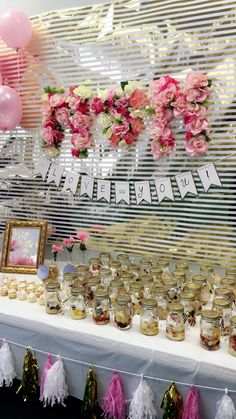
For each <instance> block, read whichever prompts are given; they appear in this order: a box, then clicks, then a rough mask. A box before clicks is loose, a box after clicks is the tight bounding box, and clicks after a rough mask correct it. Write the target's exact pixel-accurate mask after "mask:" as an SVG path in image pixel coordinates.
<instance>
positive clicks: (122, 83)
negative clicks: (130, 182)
mask: <svg viewBox="0 0 236 419" xmlns="http://www.w3.org/2000/svg"><path fill="white" fill-rule="evenodd" d="M127 84H128V81H121V82H120V87H121V89H122V90H124V88H125V86H126V85H127Z"/></svg>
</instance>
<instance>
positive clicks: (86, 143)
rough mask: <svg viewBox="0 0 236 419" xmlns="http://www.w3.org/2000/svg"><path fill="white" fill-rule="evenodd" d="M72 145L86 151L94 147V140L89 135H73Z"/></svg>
mask: <svg viewBox="0 0 236 419" xmlns="http://www.w3.org/2000/svg"><path fill="white" fill-rule="evenodd" d="M71 143H72V144H73V146H74V147H75V148H76V149H78V150H85V149H88V148H90V147H92V146H93V145H94V142H93V138H92V137H91V136H89V134H88V133H87V135H86V136H82V135H81V134H77V133H75V134H73V135H72V137H71Z"/></svg>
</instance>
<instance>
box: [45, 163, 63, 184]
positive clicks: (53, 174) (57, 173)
mask: <svg viewBox="0 0 236 419" xmlns="http://www.w3.org/2000/svg"><path fill="white" fill-rule="evenodd" d="M63 172H64V167H63V166H60V165H59V164H56V163H52V164H51V167H50V170H49V172H48V179H47V183H50V182H55V184H56V185H57V186H59V185H60V181H61V177H62V173H63Z"/></svg>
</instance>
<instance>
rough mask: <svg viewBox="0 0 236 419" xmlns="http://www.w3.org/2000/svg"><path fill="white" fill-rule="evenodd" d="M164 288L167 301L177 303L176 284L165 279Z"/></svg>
mask: <svg viewBox="0 0 236 419" xmlns="http://www.w3.org/2000/svg"><path fill="white" fill-rule="evenodd" d="M163 284H164V286H165V287H167V288H168V300H169V302H170V303H171V302H173V301H178V300H179V290H178V284H177V282H176V280H175V279H172V278H166V279H165V280H164V281H163Z"/></svg>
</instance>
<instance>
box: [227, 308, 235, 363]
mask: <svg viewBox="0 0 236 419" xmlns="http://www.w3.org/2000/svg"><path fill="white" fill-rule="evenodd" d="M229 353H230V354H231V355H233V356H236V316H233V317H231V319H230V329H229Z"/></svg>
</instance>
